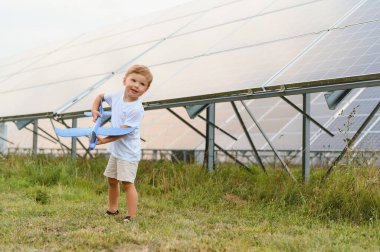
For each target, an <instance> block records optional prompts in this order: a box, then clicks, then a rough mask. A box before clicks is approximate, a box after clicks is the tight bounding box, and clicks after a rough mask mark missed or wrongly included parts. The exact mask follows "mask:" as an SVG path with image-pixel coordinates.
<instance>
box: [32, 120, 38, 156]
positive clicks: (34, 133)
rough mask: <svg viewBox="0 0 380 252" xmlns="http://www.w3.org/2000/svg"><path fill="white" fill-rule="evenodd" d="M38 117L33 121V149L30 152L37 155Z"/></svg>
mask: <svg viewBox="0 0 380 252" xmlns="http://www.w3.org/2000/svg"><path fill="white" fill-rule="evenodd" d="M37 140H38V119H35V120H34V121H33V149H32V154H33V155H37Z"/></svg>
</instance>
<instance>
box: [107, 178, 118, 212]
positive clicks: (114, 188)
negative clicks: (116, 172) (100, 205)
mask: <svg viewBox="0 0 380 252" xmlns="http://www.w3.org/2000/svg"><path fill="white" fill-rule="evenodd" d="M119 194H120V188H119V181H118V180H117V179H114V178H108V211H110V212H115V211H116V210H117V209H118V207H119Z"/></svg>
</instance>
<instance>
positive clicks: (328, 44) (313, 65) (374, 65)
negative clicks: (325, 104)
mask: <svg viewBox="0 0 380 252" xmlns="http://www.w3.org/2000/svg"><path fill="white" fill-rule="evenodd" d="M374 5H376V6H377V7H376V8H375V6H374ZM378 8H380V2H378V1H367V2H366V3H365V4H364V5H363V6H362V7H361V8H359V9H358V10H357V11H356V12H355V13H354V15H351V16H349V17H348V18H347V19H346V20H345V21H344V22H343V23H342V24H339V25H338V26H336V27H335V28H334V29H332V30H331V31H329V33H328V35H327V36H326V37H325V38H324V39H323V40H322V41H320V42H319V43H318V44H316V45H315V46H314V47H313V48H312V49H311V50H309V51H308V52H307V54H305V55H304V56H303V57H302V58H301V59H300V60H299V61H297V62H296V63H295V64H293V65H292V66H291V67H290V68H288V69H287V71H285V72H284V73H283V75H281V76H280V77H279V78H278V79H277V80H276V81H275V82H274V83H273V85H276V84H277V85H278V84H281V83H282V84H283V83H298V82H306V81H313V80H323V79H335V78H342V77H348V76H357V75H366V74H372V73H378V72H380V42H379V41H380V21H379V19H374V20H372V21H370V22H367V23H357V22H358V17H362V16H363V15H365V14H366V13H368V12H372V11H374V12H376V10H377V9H378ZM377 13H378V12H377ZM376 15H378V14H376ZM369 16H371V15H369ZM359 19H360V18H359Z"/></svg>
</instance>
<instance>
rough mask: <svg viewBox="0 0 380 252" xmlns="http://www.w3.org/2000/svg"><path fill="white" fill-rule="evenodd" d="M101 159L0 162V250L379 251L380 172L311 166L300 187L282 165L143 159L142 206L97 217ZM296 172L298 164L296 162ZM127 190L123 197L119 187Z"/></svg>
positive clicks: (102, 204) (103, 198) (101, 203)
mask: <svg viewBox="0 0 380 252" xmlns="http://www.w3.org/2000/svg"><path fill="white" fill-rule="evenodd" d="M106 162H107V161H106V159H103V158H96V159H93V160H77V161H76V162H73V161H71V160H69V159H65V158H53V157H43V156H38V157H34V158H32V157H17V156H8V157H7V158H6V159H4V160H1V161H0V224H1V225H0V251H9V250H13V251H30V250H43V251H54V250H58V251H66V250H70V251H72V250H79V251H83V250H84V251H88V250H93V251H99V250H103V251H168V250H178V251H182V250H191V251H220V250H226V251H363V250H365V251H379V250H380V225H379V217H380V176H379V175H380V174H379V169H377V168H374V167H360V169H359V168H345V167H341V168H339V169H336V170H334V172H333V173H332V175H331V176H330V178H329V179H328V180H327V182H326V183H325V184H322V183H321V182H320V181H321V177H322V174H323V172H324V169H313V170H312V174H311V181H310V183H309V184H308V185H307V186H304V185H302V184H295V183H294V182H292V180H291V179H290V178H289V176H287V174H286V173H284V172H283V171H282V170H281V169H269V172H268V175H267V176H266V175H265V174H263V173H262V172H261V171H259V170H258V169H256V168H254V167H253V168H252V171H253V174H250V173H248V172H246V171H244V170H241V169H240V168H238V167H236V166H234V165H228V164H226V165H220V166H218V168H217V170H216V172H214V173H213V174H208V173H207V172H205V171H204V169H202V167H201V166H198V165H186V164H172V163H170V162H166V161H162V162H147V161H144V162H141V164H140V168H139V172H138V179H137V181H136V186H137V189H138V191H139V196H140V200H139V212H138V217H137V218H136V219H135V221H134V222H132V223H129V224H124V223H122V218H123V216H124V215H125V213H126V204H125V202H124V200H121V205H120V208H119V210H120V211H121V212H122V214H121V215H119V216H116V217H108V216H104V211H105V209H106V205H107V193H106V192H107V184H106V180H105V179H104V177H103V176H102V171H103V169H104V166H105V164H106ZM293 172H294V173H295V175H296V177H297V178H300V171H299V169H297V168H293ZM123 196H124V195H123Z"/></svg>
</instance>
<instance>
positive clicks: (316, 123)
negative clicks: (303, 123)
mask: <svg viewBox="0 0 380 252" xmlns="http://www.w3.org/2000/svg"><path fill="white" fill-rule="evenodd" d="M280 97H281V98H282V99H283V100H284V101H286V102H287V103H288V104H289V105H290V106H292V107H293V108H294V109H295V110H297V111H298V112H300V113H301V114H302V115H303V116H306V117H307V118H308V119H309V120H310V121H312V122H313V123H314V124H315V125H317V126H318V127H319V128H321V130H323V131H324V132H326V133H327V134H329V135H330V136H331V137H333V136H334V134H333V133H332V132H331V131H329V130H328V129H326V128H325V127H324V126H323V125H322V124H320V123H319V122H317V121H316V120H315V119H314V118H313V117H311V116H310V115H309V114H306V113H305V112H304V111H302V110H301V109H300V108H299V107H298V106H296V105H295V104H294V103H293V102H291V101H290V100H288V99H287V98H286V97H284V96H280Z"/></svg>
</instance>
